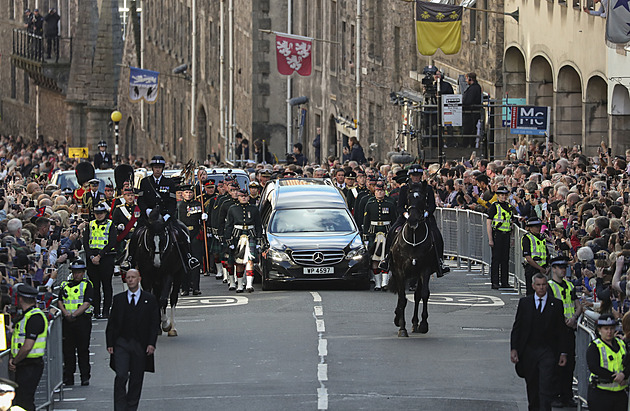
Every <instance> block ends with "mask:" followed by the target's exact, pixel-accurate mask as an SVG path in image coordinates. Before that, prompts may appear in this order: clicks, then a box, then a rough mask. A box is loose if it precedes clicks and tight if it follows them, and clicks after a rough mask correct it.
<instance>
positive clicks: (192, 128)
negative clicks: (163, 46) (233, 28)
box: [190, 0, 205, 147]
mask: <svg viewBox="0 0 630 411" xmlns="http://www.w3.org/2000/svg"><path fill="white" fill-rule="evenodd" d="M191 70H192V84H191V85H190V88H191V90H190V135H191V136H193V137H195V136H196V135H197V134H196V132H195V112H196V105H195V104H196V103H195V102H196V100H197V98H196V97H197V94H196V91H197V0H192V68H191ZM204 144H205V142H204ZM197 147H199V144H197Z"/></svg>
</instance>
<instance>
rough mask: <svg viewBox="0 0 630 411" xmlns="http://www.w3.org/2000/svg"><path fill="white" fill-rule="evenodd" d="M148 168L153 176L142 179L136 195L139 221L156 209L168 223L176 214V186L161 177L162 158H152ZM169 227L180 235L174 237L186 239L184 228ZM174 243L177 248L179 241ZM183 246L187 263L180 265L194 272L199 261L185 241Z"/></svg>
mask: <svg viewBox="0 0 630 411" xmlns="http://www.w3.org/2000/svg"><path fill="white" fill-rule="evenodd" d="M149 166H150V167H151V170H152V171H153V174H152V175H150V176H147V177H145V178H143V179H142V181H141V182H140V192H139V193H138V207H140V211H141V213H140V218H141V221H143V222H146V221H147V219H148V217H149V214H151V211H153V210H154V209H157V210H158V212H159V213H160V215H161V216H162V218H163V219H164V221H165V222H168V221H169V219H170V218H171V217H173V216H175V215H176V214H175V213H177V195H176V190H177V185H176V184H175V182H174V181H173V180H172V179H170V178H168V177H165V176H163V175H162V173H163V172H164V167H165V166H166V160H164V157H162V156H153V158H152V159H151V163H150V164H149ZM169 225H170V227H171V228H172V229H173V230H174V231H177V232H179V233H180V235H177V236H176V237H177V238H182V237H184V238H185V237H187V235H184V234H187V233H184V232H182V231H183V229H184V228H183V227H182V226H181V225H180V224H178V223H176V222H174V221H171V222H170V223H169ZM174 242H175V245H176V246H177V247H179V246H180V242H179V241H174ZM185 244H186V247H187V248H188V249H186V250H181V251H184V253H183V254H185V255H186V258H187V261H185V262H184V261H182V263H185V264H186V265H187V267H184V268H186V269H188V270H194V269H195V268H197V266H199V260H198V259H196V258H195V257H193V256H192V254H191V253H190V243H189V242H188V241H186V242H185Z"/></svg>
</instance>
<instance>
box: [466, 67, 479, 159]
mask: <svg viewBox="0 0 630 411" xmlns="http://www.w3.org/2000/svg"><path fill="white" fill-rule="evenodd" d="M466 83H467V84H468V88H466V90H465V91H464V95H463V96H462V106H463V109H464V114H463V118H462V125H463V130H462V132H463V134H464V135H465V136H466V137H464V141H463V143H464V144H463V146H464V147H474V145H475V139H474V138H472V136H475V135H477V122H478V121H479V120H480V119H481V97H482V93H481V86H480V85H479V83H478V82H477V74H476V73H474V72H471V73H468V74H466Z"/></svg>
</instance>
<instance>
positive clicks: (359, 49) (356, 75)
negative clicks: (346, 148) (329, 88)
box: [355, 0, 363, 141]
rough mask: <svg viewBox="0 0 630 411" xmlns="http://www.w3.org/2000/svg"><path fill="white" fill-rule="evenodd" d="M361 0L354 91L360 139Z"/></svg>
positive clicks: (359, 3) (358, 4) (358, 5)
mask: <svg viewBox="0 0 630 411" xmlns="http://www.w3.org/2000/svg"><path fill="white" fill-rule="evenodd" d="M361 1H362V0H357V46H356V50H355V52H356V67H355V70H356V72H355V77H356V79H355V80H356V85H355V87H356V93H357V107H356V117H355V118H356V119H357V140H359V141H361V133H360V131H361V20H362V19H363V15H362V11H361Z"/></svg>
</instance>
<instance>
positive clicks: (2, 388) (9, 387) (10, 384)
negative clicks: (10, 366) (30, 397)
mask: <svg viewBox="0 0 630 411" xmlns="http://www.w3.org/2000/svg"><path fill="white" fill-rule="evenodd" d="M17 387H18V385H17V383H16V382H15V381H11V380H9V379H8V378H0V394H6V393H7V392H15V389H16V388H17Z"/></svg>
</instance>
